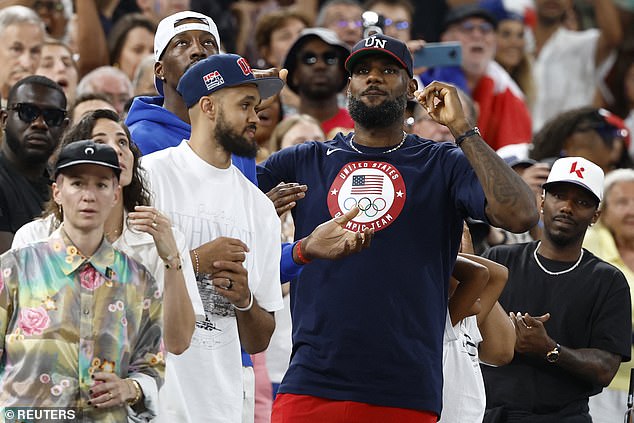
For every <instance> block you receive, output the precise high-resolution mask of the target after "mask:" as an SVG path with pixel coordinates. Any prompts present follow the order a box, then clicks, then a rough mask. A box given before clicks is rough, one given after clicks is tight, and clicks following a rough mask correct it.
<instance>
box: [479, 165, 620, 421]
mask: <svg viewBox="0 0 634 423" xmlns="http://www.w3.org/2000/svg"><path fill="white" fill-rule="evenodd" d="M602 197H603V171H602V170H601V168H600V167H599V166H597V165H596V164H594V163H592V162H590V161H589V160H586V159H583V158H581V157H566V158H562V159H559V160H557V161H556V162H555V163H554V165H553V167H552V170H551V172H550V174H549V176H548V179H547V181H546V183H545V184H544V194H543V198H542V203H541V207H542V210H541V212H542V218H543V222H544V230H543V236H542V239H541V241H535V242H529V243H525V244H515V245H504V246H497V247H493V248H492V249H490V250H488V251H487V252H486V253H485V254H484V255H485V256H486V257H487V258H489V259H491V260H494V261H496V262H498V263H500V264H503V265H505V266H506V267H508V269H509V278H508V282H507V284H506V287H505V289H504V291H503V292H502V295H501V296H500V298H499V302H500V304H501V305H502V307H504V309H505V310H507V311H509V312H510V313H509V316H510V318H511V320H512V321H513V322H514V324H515V330H516V335H517V340H516V343H515V358H514V359H513V362H512V363H511V364H509V365H506V366H503V367H498V368H493V367H488V366H482V367H483V374H484V380H485V386H486V393H487V415H486V417H485V419H484V421H485V422H517V423H520V422H521V423H524V422H525V423H551V422H552V423H577V422H579V423H581V422H590V421H592V420H591V418H590V416H589V415H588V397H589V396H591V395H595V394H597V393H599V392H600V391H601V389H602V388H603V387H605V386H608V384H609V383H610V381H611V380H612V378H613V377H614V375H615V374H616V371H617V369H618V367H619V364H620V363H621V361H629V359H630V344H631V335H632V327H631V318H630V313H631V306H630V290H629V287H628V285H627V282H626V280H625V277H624V276H623V274H622V273H621V272H620V271H619V270H618V269H616V268H615V267H613V266H611V265H610V264H608V263H606V262H604V261H603V260H601V259H599V258H597V257H596V256H594V255H593V254H592V253H590V252H589V251H587V250H584V249H582V248H581V245H582V243H583V238H584V236H585V233H586V230H587V229H588V226H589V225H592V224H593V223H595V222H596V221H597V219H598V217H599V203H600V201H601V200H602ZM624 405H625V404H624Z"/></svg>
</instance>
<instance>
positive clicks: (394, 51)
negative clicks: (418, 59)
mask: <svg viewBox="0 0 634 423" xmlns="http://www.w3.org/2000/svg"><path fill="white" fill-rule="evenodd" d="M370 54H384V55H387V56H389V57H391V58H392V59H395V60H396V61H397V62H398V63H399V64H400V65H401V66H402V67H403V69H405V70H406V71H407V73H408V75H409V76H410V78H412V77H413V76H414V64H413V60H412V53H411V52H410V51H409V49H408V48H407V45H406V44H405V43H404V42H402V41H401V40H397V39H396V38H392V37H390V36H387V35H384V34H374V35H371V36H369V37H367V38H364V39H362V40H361V41H359V42H358V43H356V44H355V45H354V47H352V52H351V53H350V56H348V58H347V59H346V65H345V66H346V70H347V71H348V72H350V73H352V68H353V67H354V65H355V63H357V61H358V60H359V59H360V58H362V57H364V56H367V55H370Z"/></svg>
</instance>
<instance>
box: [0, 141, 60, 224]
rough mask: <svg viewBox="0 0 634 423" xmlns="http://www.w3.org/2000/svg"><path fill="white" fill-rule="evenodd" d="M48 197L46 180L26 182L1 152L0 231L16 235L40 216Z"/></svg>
mask: <svg viewBox="0 0 634 423" xmlns="http://www.w3.org/2000/svg"><path fill="white" fill-rule="evenodd" d="M49 197H50V190H49V179H48V177H47V176H45V175H42V176H41V177H40V178H38V179H37V180H36V181H31V180H29V179H27V178H26V177H25V176H24V175H22V174H20V173H18V171H17V170H16V169H15V168H14V167H13V166H12V165H11V163H9V162H8V161H7V159H6V158H5V157H4V155H3V154H2V153H1V152H0V231H2V232H11V233H15V232H16V231H17V230H18V229H20V227H21V226H22V225H24V224H25V223H28V222H30V221H31V220H33V219H34V218H36V217H38V216H39V215H40V214H42V210H43V208H44V203H45V202H46V201H48V199H49Z"/></svg>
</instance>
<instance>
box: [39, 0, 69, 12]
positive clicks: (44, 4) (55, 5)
mask: <svg viewBox="0 0 634 423" xmlns="http://www.w3.org/2000/svg"><path fill="white" fill-rule="evenodd" d="M40 8H44V9H46V11H48V12H49V13H52V12H57V13H60V12H63V11H64V4H63V3H62V2H56V1H43V0H37V1H35V2H34V3H33V9H34V10H38V9H40Z"/></svg>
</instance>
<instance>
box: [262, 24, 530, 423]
mask: <svg viewBox="0 0 634 423" xmlns="http://www.w3.org/2000/svg"><path fill="white" fill-rule="evenodd" d="M346 69H347V70H348V71H349V72H350V74H351V76H350V80H349V84H348V100H349V111H350V115H351V116H352V118H353V119H354V121H355V132H354V133H352V134H350V135H348V136H343V135H341V134H339V135H337V137H335V139H334V140H332V141H328V142H325V143H318V142H309V143H305V144H301V145H298V146H295V147H293V148H289V149H285V150H283V151H281V152H279V153H277V154H274V155H273V156H271V157H270V158H269V159H268V160H267V162H266V163H265V164H264V165H263V167H261V168H259V169H258V180H259V184H260V188H261V189H262V190H263V191H265V192H266V191H268V190H269V189H271V188H272V187H274V186H275V185H277V184H278V183H279V182H281V181H295V182H298V183H300V184H306V185H308V191H307V193H306V197H305V199H303V200H302V201H300V202H298V203H297V205H296V206H295V208H294V209H293V218H294V222H295V237H296V239H298V240H301V242H300V244H299V245H298V246H297V248H295V250H294V256H295V258H296V259H297V260H298V261H299V262H308V261H310V260H311V259H312V258H314V253H313V252H314V251H315V246H314V245H312V242H311V240H310V238H305V237H306V236H307V235H308V234H310V233H311V231H313V229H314V228H315V227H316V226H317V225H318V224H319V223H321V222H323V221H327V220H329V219H331V218H333V217H335V216H340V215H342V214H343V213H346V212H347V211H348V210H351V209H353V208H354V207H355V206H356V207H358V208H359V209H360V211H361V212H360V213H359V215H357V216H356V217H355V218H354V219H353V220H352V221H350V222H349V223H348V224H347V228H348V229H349V230H351V231H361V230H364V229H366V228H372V229H374V231H375V235H374V240H373V241H372V247H371V248H369V249H367V250H365V251H363V252H361V253H359V254H356V255H351V256H349V257H347V258H344V259H341V260H338V261H330V260H315V261H313V262H312V263H310V264H308V265H306V266H305V267H304V269H303V271H302V273H301V274H300V276H299V277H298V278H297V279H296V280H295V281H294V282H293V283H292V284H291V307H292V308H291V312H292V316H293V352H292V359H291V363H290V367H289V369H288V371H287V373H286V375H285V377H284V380H283V381H282V384H281V387H280V390H279V392H280V395H279V396H278V398H277V400H276V403H275V406H274V410H273V422H294V421H302V422H312V421H315V422H317V421H320V422H321V421H329V422H330V421H363V422H373V421H376V422H379V421H382V422H383V421H405V422H407V421H412V422H413V421H417V422H421V421H422V422H435V421H436V418H437V416H438V415H440V412H441V398H442V338H443V329H444V325H445V315H446V309H447V281H448V279H449V275H450V274H451V271H452V268H453V264H454V261H455V259H456V254H457V251H458V247H459V243H460V235H461V232H462V222H463V219H464V218H465V217H467V216H471V217H473V218H476V219H481V220H486V221H488V222H490V223H491V224H493V225H495V226H499V227H502V228H506V229H508V230H511V231H513V232H522V231H525V230H527V229H529V228H530V227H531V226H532V225H534V224H535V223H536V222H537V219H538V215H537V210H536V207H535V200H534V196H533V194H532V192H531V191H530V188H529V187H528V186H527V185H526V184H524V182H522V180H521V179H520V178H519V177H518V176H517V175H516V174H515V173H514V172H513V171H512V170H511V169H510V168H509V167H508V166H507V165H506V164H505V163H504V162H503V161H502V160H501V159H500V158H499V157H498V156H497V155H496V154H495V153H494V152H493V151H492V150H491V149H490V148H489V147H488V146H487V145H486V143H485V142H484V141H483V140H482V138H480V136H479V133H478V131H477V128H471V127H470V126H469V124H468V122H467V120H466V119H465V116H464V112H463V110H462V106H461V105H460V101H459V99H458V96H457V93H456V90H455V88H453V87H452V86H449V85H445V84H441V83H438V82H434V83H432V84H430V85H429V86H428V87H427V88H426V89H424V90H423V91H422V92H419V93H417V98H418V101H419V102H421V103H422V104H423V106H424V107H425V108H426V109H427V110H428V112H429V114H430V116H431V117H432V118H433V119H434V120H436V121H438V122H440V123H442V124H444V125H447V126H448V127H449V129H450V130H451V132H452V133H453V134H454V136H455V137H456V143H457V145H458V146H456V145H454V144H449V143H435V142H433V141H430V140H423V139H420V138H418V137H416V136H412V135H409V136H407V135H406V134H405V133H404V132H403V130H402V127H403V120H404V113H405V106H406V102H407V99H408V98H409V99H413V98H414V96H415V90H416V82H415V81H414V80H413V79H412V56H411V53H410V52H409V50H408V49H407V47H406V45H405V44H403V43H402V42H400V41H398V40H396V39H394V38H391V37H388V36H384V35H374V36H371V37H369V38H367V39H364V40H361V41H360V42H359V43H357V45H356V46H355V47H354V48H353V50H352V53H351V54H350V56H349V57H348V59H347V61H346ZM397 419H398V420H397Z"/></svg>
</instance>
